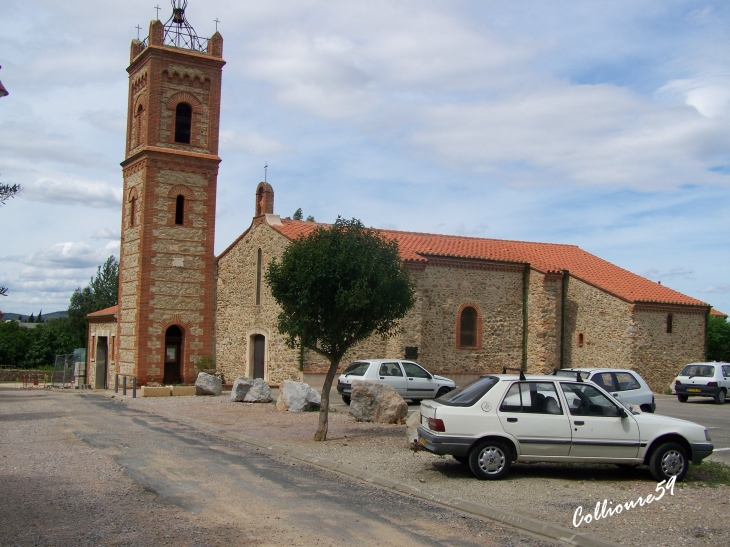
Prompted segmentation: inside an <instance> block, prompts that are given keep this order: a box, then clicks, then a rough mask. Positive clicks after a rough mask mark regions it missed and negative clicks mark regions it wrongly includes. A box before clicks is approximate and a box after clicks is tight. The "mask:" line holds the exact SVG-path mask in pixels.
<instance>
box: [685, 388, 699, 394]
mask: <svg viewBox="0 0 730 547" xmlns="http://www.w3.org/2000/svg"><path fill="white" fill-rule="evenodd" d="M687 391H690V392H692V393H702V390H701V389H698V388H696V387H688V388H687Z"/></svg>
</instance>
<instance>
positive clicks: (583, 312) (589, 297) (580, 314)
mask: <svg viewBox="0 0 730 547" xmlns="http://www.w3.org/2000/svg"><path fill="white" fill-rule="evenodd" d="M565 311H566V316H565V363H564V367H565V368H571V367H606V368H631V366H632V364H633V355H632V348H631V338H630V334H631V332H632V329H633V319H632V317H631V312H630V310H629V305H628V304H627V303H626V302H624V301H623V300H620V299H618V298H616V297H615V296H612V295H610V294H608V293H606V292H604V291H602V290H599V289H597V288H595V287H593V286H591V285H588V284H587V283H584V282H583V281H580V280H579V279H576V278H574V277H571V278H570V280H569V282H568V298H567V301H566V310H565ZM581 333H582V334H583V345H582V346H580V345H579V335H580V334H581Z"/></svg>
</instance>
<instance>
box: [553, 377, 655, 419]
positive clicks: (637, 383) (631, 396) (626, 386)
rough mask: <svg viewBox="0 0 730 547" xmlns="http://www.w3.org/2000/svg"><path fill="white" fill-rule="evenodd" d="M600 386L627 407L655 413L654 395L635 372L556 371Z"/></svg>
mask: <svg viewBox="0 0 730 547" xmlns="http://www.w3.org/2000/svg"><path fill="white" fill-rule="evenodd" d="M576 373H580V375H581V377H582V378H583V379H584V380H590V381H591V382H593V383H595V384H597V385H599V386H600V387H602V388H603V389H605V390H606V391H608V392H609V393H610V394H611V395H613V396H614V397H615V398H616V399H618V400H619V401H621V402H622V403H623V404H625V405H636V406H638V407H639V408H640V409H641V411H642V412H654V411H655V410H656V403H654V393H653V392H652V391H651V388H650V387H649V385H648V384H647V383H646V381H645V380H644V379H643V378H642V377H641V376H639V375H638V374H637V373H636V372H634V371H633V370H625V369H617V368H563V369H559V370H557V371H555V374H557V375H559V376H569V377H571V378H575V377H576Z"/></svg>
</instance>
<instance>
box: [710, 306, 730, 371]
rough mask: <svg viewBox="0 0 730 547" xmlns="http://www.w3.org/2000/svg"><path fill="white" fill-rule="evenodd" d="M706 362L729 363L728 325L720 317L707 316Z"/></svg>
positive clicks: (729, 334) (725, 320)
mask: <svg viewBox="0 0 730 547" xmlns="http://www.w3.org/2000/svg"><path fill="white" fill-rule="evenodd" d="M707 360H708V361H726V362H730V323H728V321H727V318H726V317H723V316H722V315H708V316H707Z"/></svg>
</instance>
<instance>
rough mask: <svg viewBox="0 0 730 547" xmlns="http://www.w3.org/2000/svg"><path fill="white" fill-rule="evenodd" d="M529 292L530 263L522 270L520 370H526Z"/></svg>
mask: <svg viewBox="0 0 730 547" xmlns="http://www.w3.org/2000/svg"><path fill="white" fill-rule="evenodd" d="M529 293H530V264H525V269H524V271H523V272H522V370H527V297H528V295H529Z"/></svg>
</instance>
